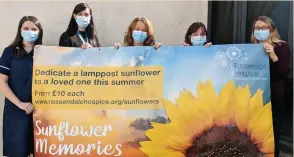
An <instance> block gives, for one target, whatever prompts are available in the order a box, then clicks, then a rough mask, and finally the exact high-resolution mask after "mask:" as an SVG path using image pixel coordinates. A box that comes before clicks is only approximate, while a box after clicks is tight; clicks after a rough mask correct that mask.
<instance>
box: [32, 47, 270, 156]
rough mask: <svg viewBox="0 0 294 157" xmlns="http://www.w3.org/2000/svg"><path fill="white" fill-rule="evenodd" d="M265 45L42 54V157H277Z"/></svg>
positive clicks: (38, 100)
mask: <svg viewBox="0 0 294 157" xmlns="http://www.w3.org/2000/svg"><path fill="white" fill-rule="evenodd" d="M269 77H270V76H269V60H268V56H267V54H266V53H265V52H264V48H263V46H262V45H254V44H242V45H216V46H211V47H209V48H206V47H204V46H203V47H198V46H193V47H183V46H172V47H171V46H162V47H160V48H159V49H158V50H155V49H154V48H153V47H121V48H119V49H115V48H111V47H108V48H91V49H79V48H65V47H47V46H40V47H38V48H37V49H36V50H35V57H34V70H33V91H32V95H33V104H34V105H35V108H36V112H35V114H34V128H35V129H34V131H35V132H34V134H35V154H36V157H51V156H67V157H78V156H79V157H80V156H83V157H84V156H89V157H94V156H105V157H106V156H107V157H109V156H113V157H115V156H120V157H204V156H232V155H236V154H237V156H250V157H254V156H273V152H274V139H273V128H272V117H271V116H272V113H271V104H270V88H269V87H270V82H269V81H270V79H269Z"/></svg>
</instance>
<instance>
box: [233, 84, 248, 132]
mask: <svg viewBox="0 0 294 157" xmlns="http://www.w3.org/2000/svg"><path fill="white" fill-rule="evenodd" d="M249 100H250V91H249V86H248V85H247V86H246V87H245V88H241V89H237V90H235V92H234V104H232V105H233V108H234V119H235V123H236V125H237V127H238V129H239V131H240V132H242V133H244V132H246V129H247V124H248V120H249Z"/></svg>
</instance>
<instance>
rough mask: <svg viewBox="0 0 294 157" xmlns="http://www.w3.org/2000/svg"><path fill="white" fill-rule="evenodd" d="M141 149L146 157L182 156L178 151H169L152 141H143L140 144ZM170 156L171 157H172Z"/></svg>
mask: <svg viewBox="0 0 294 157" xmlns="http://www.w3.org/2000/svg"><path fill="white" fill-rule="evenodd" d="M140 145H141V146H142V147H140V148H139V150H141V151H142V152H144V153H145V154H146V155H148V157H158V156H161V157H162V156H167V155H174V156H175V157H181V156H182V155H183V154H182V153H181V152H180V151H177V150H174V149H171V148H170V147H168V146H164V147H163V146H162V145H160V144H157V143H155V142H153V141H145V142H140ZM174 156H172V157H174Z"/></svg>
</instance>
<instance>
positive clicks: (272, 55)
mask: <svg viewBox="0 0 294 157" xmlns="http://www.w3.org/2000/svg"><path fill="white" fill-rule="evenodd" d="M264 49H265V52H266V53H267V54H268V55H269V57H270V58H271V60H272V61H273V62H276V61H278V56H277V55H276V53H275V50H274V47H273V46H272V45H271V44H269V43H265V44H264Z"/></svg>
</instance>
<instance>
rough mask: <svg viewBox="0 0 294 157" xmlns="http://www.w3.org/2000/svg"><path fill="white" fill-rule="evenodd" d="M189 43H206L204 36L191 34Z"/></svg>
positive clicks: (196, 44)
mask: <svg viewBox="0 0 294 157" xmlns="http://www.w3.org/2000/svg"><path fill="white" fill-rule="evenodd" d="M191 43H192V45H193V46H202V45H204V44H205V43H206V36H192V37H191Z"/></svg>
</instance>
